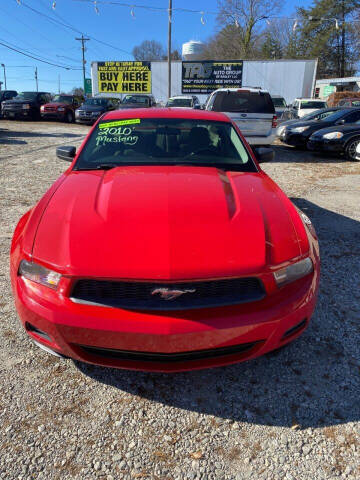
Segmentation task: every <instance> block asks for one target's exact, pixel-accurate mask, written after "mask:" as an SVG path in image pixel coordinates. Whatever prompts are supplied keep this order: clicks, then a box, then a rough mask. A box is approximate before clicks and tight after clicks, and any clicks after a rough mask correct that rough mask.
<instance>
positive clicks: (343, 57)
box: [340, 0, 346, 78]
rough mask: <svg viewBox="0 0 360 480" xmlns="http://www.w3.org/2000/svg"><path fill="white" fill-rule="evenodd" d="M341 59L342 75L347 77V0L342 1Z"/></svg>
mask: <svg viewBox="0 0 360 480" xmlns="http://www.w3.org/2000/svg"><path fill="white" fill-rule="evenodd" d="M341 21H342V25H341V59H340V77H341V78H344V77H345V57H346V52H345V50H346V38H345V36H346V27H345V0H342V2H341Z"/></svg>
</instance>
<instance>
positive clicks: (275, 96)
mask: <svg viewBox="0 0 360 480" xmlns="http://www.w3.org/2000/svg"><path fill="white" fill-rule="evenodd" d="M271 98H284V97H283V96H282V95H271Z"/></svg>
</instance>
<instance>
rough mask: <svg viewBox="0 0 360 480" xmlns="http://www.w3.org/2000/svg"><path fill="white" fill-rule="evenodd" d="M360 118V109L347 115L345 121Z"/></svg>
mask: <svg viewBox="0 0 360 480" xmlns="http://www.w3.org/2000/svg"><path fill="white" fill-rule="evenodd" d="M358 120H360V111H358V112H352V113H350V114H349V115H347V116H346V117H345V123H355V122H357V121H358Z"/></svg>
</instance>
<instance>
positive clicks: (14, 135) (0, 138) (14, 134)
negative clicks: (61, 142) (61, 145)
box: [0, 128, 84, 145]
mask: <svg viewBox="0 0 360 480" xmlns="http://www.w3.org/2000/svg"><path fill="white" fill-rule="evenodd" d="M83 136H84V134H83V133H79V134H77V133H61V132H59V133H46V132H28V131H26V132H25V131H21V130H19V131H15V130H8V129H6V128H0V145H24V144H27V143H28V142H27V141H26V140H23V139H27V138H64V139H66V138H79V137H83Z"/></svg>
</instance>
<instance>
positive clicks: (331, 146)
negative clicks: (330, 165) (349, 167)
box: [307, 119, 360, 160]
mask: <svg viewBox="0 0 360 480" xmlns="http://www.w3.org/2000/svg"><path fill="white" fill-rule="evenodd" d="M358 145H360V119H359V120H358V121H357V122H356V123H353V124H347V125H336V126H335V127H328V128H322V129H321V130H317V131H316V132H315V133H313V134H312V135H311V137H310V138H309V141H308V143H307V146H308V149H309V150H312V151H315V152H331V153H338V154H341V155H345V156H346V157H347V158H348V159H349V160H359V159H358V158H357V147H358Z"/></svg>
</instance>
